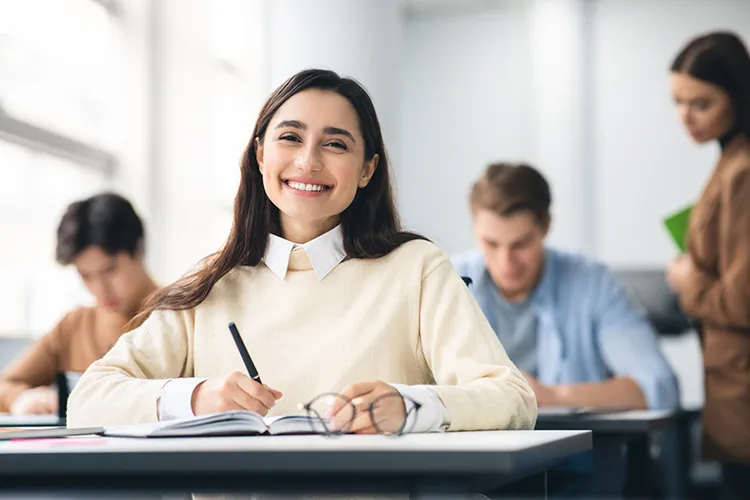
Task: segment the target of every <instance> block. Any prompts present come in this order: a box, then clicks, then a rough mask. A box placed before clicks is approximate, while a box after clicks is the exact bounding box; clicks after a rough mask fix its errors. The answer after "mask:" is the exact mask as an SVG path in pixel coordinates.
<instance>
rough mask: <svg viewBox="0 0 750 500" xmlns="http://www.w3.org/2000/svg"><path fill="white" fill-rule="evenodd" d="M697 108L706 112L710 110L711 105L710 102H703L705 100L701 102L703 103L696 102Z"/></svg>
mask: <svg viewBox="0 0 750 500" xmlns="http://www.w3.org/2000/svg"><path fill="white" fill-rule="evenodd" d="M695 107H696V108H698V109H700V110H703V111H705V110H707V109H708V108H710V107H711V103H710V102H708V101H703V100H701V101H695Z"/></svg>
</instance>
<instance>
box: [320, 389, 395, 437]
mask: <svg viewBox="0 0 750 500" xmlns="http://www.w3.org/2000/svg"><path fill="white" fill-rule="evenodd" d="M341 395H342V396H344V397H346V398H348V399H349V400H350V401H351V402H352V404H353V405H354V408H355V410H356V413H355V416H354V421H353V422H352V424H351V427H350V428H349V432H352V433H355V434H377V433H378V428H379V429H380V430H381V431H387V432H396V431H398V430H399V429H401V428H402V427H403V424H404V421H405V419H406V404H405V402H404V398H403V397H401V394H400V393H399V392H398V391H397V390H396V388H395V387H393V386H391V385H388V384H386V383H385V382H382V381H380V380H376V381H373V382H361V383H358V384H352V385H350V386H347V387H346V388H344V390H343V391H341ZM385 396H387V397H385ZM376 400H377V401H378V403H377V406H376V408H375V409H374V413H375V419H377V422H378V428H376V427H375V425H374V424H373V419H372V418H371V417H370V405H372V403H373V402H374V401H376ZM337 412H340V413H342V414H343V413H346V414H347V415H348V416H347V418H350V416H349V415H351V410H346V409H342V408H335V409H334V411H333V415H334V420H336V414H337Z"/></svg>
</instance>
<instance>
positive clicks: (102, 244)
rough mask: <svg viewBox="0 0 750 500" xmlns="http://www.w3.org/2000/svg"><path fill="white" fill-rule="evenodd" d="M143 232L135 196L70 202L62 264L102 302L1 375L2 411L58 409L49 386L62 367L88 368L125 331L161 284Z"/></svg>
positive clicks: (77, 314) (62, 229)
mask: <svg viewBox="0 0 750 500" xmlns="http://www.w3.org/2000/svg"><path fill="white" fill-rule="evenodd" d="M143 245H144V230H143V223H142V222H141V219H140V218H139V217H138V215H137V214H136V212H135V210H134V209H133V207H132V205H131V204H130V202H129V201H127V200H126V199H124V198H122V197H121V196H118V195H115V194H110V193H105V194H100V195H97V196H93V197H91V198H88V199H86V200H82V201H77V202H75V203H73V204H71V205H70V206H69V207H68V208H67V211H66V212H65V215H64V216H63V218H62V220H61V222H60V225H59V227H58V230H57V251H56V253H57V261H58V262H59V263H60V264H62V265H69V264H72V265H74V266H75V267H76V269H77V270H78V273H79V274H80V276H81V279H82V280H83V282H84V284H85V285H86V288H87V289H88V290H89V292H90V293H91V294H92V295H93V296H94V298H95V299H96V305H95V306H94V307H79V308H77V309H74V310H73V311H71V312H69V313H68V314H66V315H65V316H64V317H63V318H62V319H61V320H60V321H59V322H58V323H57V325H55V327H54V328H53V329H52V330H51V331H50V332H49V333H47V334H46V335H45V336H43V337H42V338H40V339H39V340H38V341H37V342H36V343H35V344H34V345H33V346H31V347H30V348H29V349H28V350H26V351H25V352H23V353H22V354H21V355H19V356H18V358H17V359H16V360H14V361H13V363H12V364H11V365H10V366H8V368H7V369H6V370H4V371H3V373H2V375H0V412H10V413H13V414H51V413H57V411H58V396H57V391H56V390H54V389H52V388H51V387H50V384H52V383H54V382H55V377H56V376H57V374H58V373H60V372H83V371H84V370H86V368H88V367H89V365H90V364H91V363H93V362H94V361H96V360H97V359H99V358H101V357H102V356H103V355H104V354H105V353H106V352H107V351H108V350H109V349H110V348H111V347H112V346H113V345H114V344H115V342H116V341H117V339H118V338H119V337H120V335H121V334H122V333H123V332H124V331H125V326H126V324H127V323H128V322H129V321H130V320H131V319H133V317H134V316H135V314H136V312H137V311H138V309H139V307H140V306H141V303H142V302H143V300H144V299H145V298H146V296H147V295H149V294H150V293H151V292H153V291H154V290H156V285H155V284H154V282H153V281H152V280H151V278H150V277H149V275H148V273H147V271H146V269H145V267H144V262H143Z"/></svg>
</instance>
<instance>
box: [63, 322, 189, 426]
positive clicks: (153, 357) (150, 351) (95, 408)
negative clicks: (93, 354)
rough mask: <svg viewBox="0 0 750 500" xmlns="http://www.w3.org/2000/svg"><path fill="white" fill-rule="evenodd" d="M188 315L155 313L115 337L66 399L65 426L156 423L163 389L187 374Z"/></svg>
mask: <svg viewBox="0 0 750 500" xmlns="http://www.w3.org/2000/svg"><path fill="white" fill-rule="evenodd" d="M193 314H194V312H193V311H192V310H189V311H156V312H154V313H152V314H151V316H150V317H149V318H148V319H147V320H146V321H145V322H144V323H143V324H142V325H141V326H140V327H138V328H136V329H135V330H133V331H131V332H129V333H126V334H125V335H123V336H122V337H120V339H119V340H118V342H117V344H115V346H114V347H113V348H112V349H111V350H110V351H109V352H108V353H107V354H106V355H105V356H104V357H103V358H102V359H100V360H98V361H96V362H95V363H93V364H92V365H91V366H90V367H89V368H88V370H86V372H85V373H84V374H83V376H82V377H81V380H80V381H79V382H78V383H77V384H76V386H75V389H73V392H72V393H71V394H70V398H69V399H68V413H67V423H68V426H69V427H86V426H106V425H120V424H138V423H147V422H156V421H157V420H158V413H157V405H158V399H159V396H160V393H161V389H162V387H163V386H164V384H166V383H167V382H168V381H169V380H171V379H172V378H177V377H184V376H190V374H191V373H192V348H191V345H190V343H191V340H190V339H192V338H193V335H192V334H193Z"/></svg>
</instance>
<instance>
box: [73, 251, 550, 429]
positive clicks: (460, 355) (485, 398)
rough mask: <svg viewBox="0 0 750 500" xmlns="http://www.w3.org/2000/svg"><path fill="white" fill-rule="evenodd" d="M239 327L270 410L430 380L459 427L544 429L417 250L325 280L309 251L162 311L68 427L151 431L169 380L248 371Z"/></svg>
mask: <svg viewBox="0 0 750 500" xmlns="http://www.w3.org/2000/svg"><path fill="white" fill-rule="evenodd" d="M230 321H234V322H235V323H236V324H237V327H238V329H239V331H240V333H241V334H242V337H243V339H244V341H245V344H246V345H247V348H248V351H249V352H250V354H251V356H252V358H253V361H254V362H255V365H256V367H257V369H258V372H259V373H260V374H261V377H262V379H263V382H264V383H265V384H267V385H269V386H271V387H273V388H275V389H278V390H280V391H281V392H282V393H283V394H284V397H283V398H282V399H281V400H279V401H278V402H277V404H276V406H275V407H274V409H273V412H272V414H285V413H296V412H298V410H297V407H298V403H304V402H307V401H309V400H310V399H312V398H313V397H315V396H317V395H318V394H322V393H324V392H338V391H341V390H342V389H343V388H344V387H345V386H347V385H349V384H351V383H355V382H363V381H369V380H383V381H385V382H387V383H401V384H410V385H417V384H430V385H433V384H434V385H435V389H436V391H437V393H438V395H439V396H440V398H441V399H442V401H443V403H444V404H445V406H446V408H447V410H448V412H449V414H450V417H451V424H450V428H449V430H482V429H531V428H533V426H534V423H535V421H536V414H537V407H536V399H535V397H534V394H533V392H532V390H531V388H530V387H529V385H528V384H527V383H526V381H525V379H524V377H523V376H522V374H521V373H520V372H519V371H518V370H517V369H516V367H515V366H514V365H513V364H512V363H511V361H510V360H509V359H508V356H507V355H506V353H505V351H504V349H503V347H502V345H501V344H500V342H499V341H498V339H497V337H496V336H495V333H494V332H493V331H492V329H491V328H490V325H489V324H488V323H487V321H486V319H485V318H484V315H483V314H482V311H481V310H480V309H479V307H478V305H477V304H476V302H475V301H474V298H473V297H472V295H471V293H470V292H469V290H468V289H467V287H466V285H464V283H463V281H461V279H460V278H459V276H458V274H457V273H456V271H455V270H454V268H453V266H452V265H451V263H450V261H449V259H448V257H447V256H446V255H445V254H444V253H443V252H442V251H440V250H439V249H438V248H437V247H435V246H434V245H433V244H431V243H428V242H426V241H412V242H409V243H407V244H405V245H402V246H401V247H400V248H398V249H397V250H395V251H393V252H391V253H390V254H389V255H388V256H386V257H383V258H379V259H368V260H360V259H351V260H346V261H344V262H342V263H341V264H339V265H338V266H337V267H336V268H335V269H334V270H333V271H332V272H331V273H330V274H329V275H327V276H326V277H325V278H324V279H322V280H318V278H317V277H316V275H315V272H314V271H313V270H312V266H311V265H310V261H309V260H308V258H307V255H306V254H305V252H304V250H301V249H300V250H295V251H294V252H292V254H291V258H290V263H289V272H288V273H287V276H286V278H285V279H284V280H281V279H279V278H278V277H277V276H276V275H275V274H273V273H272V272H271V271H270V270H269V269H268V268H267V267H266V266H265V265H264V264H263V263H261V264H260V265H258V266H256V267H239V268H236V269H235V270H233V271H232V272H230V273H229V274H228V275H226V276H225V277H224V278H223V279H221V280H220V281H219V283H217V284H216V285H215V286H214V288H213V290H212V291H211V293H210V294H209V296H208V297H207V298H206V300H205V301H204V302H203V303H202V304H200V305H199V306H197V307H195V308H194V309H190V310H186V311H157V312H155V313H153V314H152V315H151V316H150V317H149V318H148V319H147V320H146V321H145V322H144V324H143V325H141V326H140V327H139V328H137V329H135V330H133V331H132V332H129V333H127V334H125V335H123V336H122V337H121V338H120V340H119V341H118V342H117V344H116V345H115V346H114V347H113V348H112V350H111V351H110V352H109V353H107V354H106V355H105V356H104V358H102V359H101V360H99V361H97V362H95V363H94V364H93V365H91V367H90V368H89V369H88V370H87V371H86V373H85V374H84V375H83V377H82V378H81V380H80V381H79V382H78V384H77V385H76V387H75V390H74V391H73V392H72V394H71V396H70V399H69V401H68V425H69V426H71V427H79V426H88V425H115V424H125V423H141V422H153V421H156V420H157V400H158V398H159V395H160V391H161V389H162V387H163V386H164V384H165V383H166V382H167V381H168V380H169V379H171V378H175V377H217V376H223V375H227V374H229V373H230V372H231V371H234V370H237V371H242V372H244V371H245V369H244V366H243V363H242V360H241V358H240V356H239V353H238V351H237V348H236V347H235V345H234V342H233V340H232V337H231V335H230V334H229V330H228V329H227V324H228V323H229V322H230Z"/></svg>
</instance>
